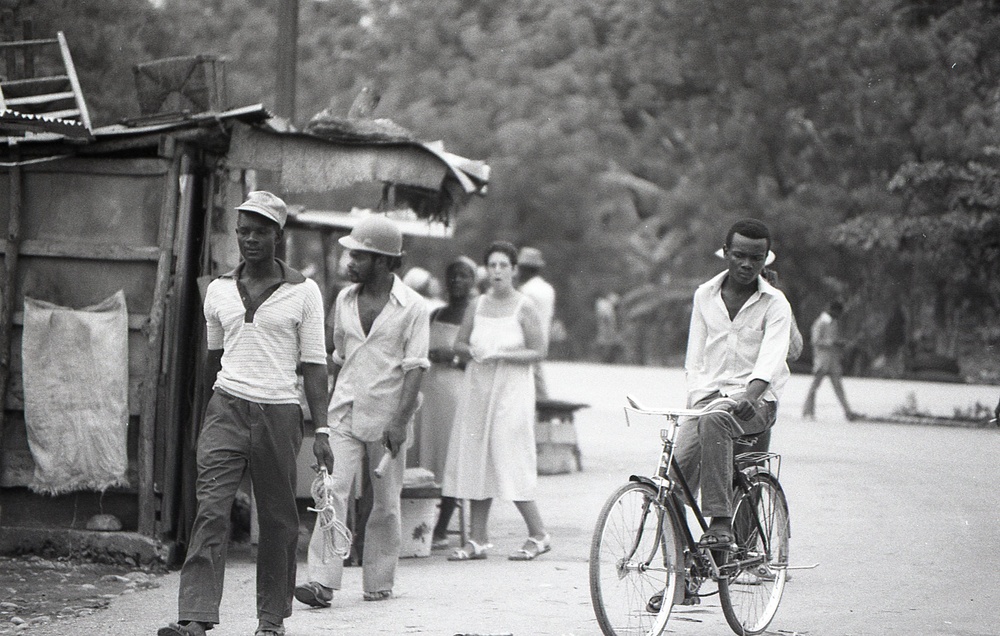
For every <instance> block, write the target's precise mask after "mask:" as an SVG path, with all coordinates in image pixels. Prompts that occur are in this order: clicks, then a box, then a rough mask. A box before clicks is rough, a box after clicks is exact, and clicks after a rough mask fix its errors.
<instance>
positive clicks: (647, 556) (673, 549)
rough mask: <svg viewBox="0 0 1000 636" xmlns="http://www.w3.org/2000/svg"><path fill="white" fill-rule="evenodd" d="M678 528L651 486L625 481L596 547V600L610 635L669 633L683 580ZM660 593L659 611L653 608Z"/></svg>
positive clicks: (610, 503) (603, 518)
mask: <svg viewBox="0 0 1000 636" xmlns="http://www.w3.org/2000/svg"><path fill="white" fill-rule="evenodd" d="M677 527H678V526H677V525H676V523H675V521H674V515H673V511H672V509H670V508H663V507H662V506H661V505H660V503H659V502H658V501H657V496H656V488H654V487H653V486H651V485H649V484H645V483H638V482H630V483H628V484H625V485H623V486H622V487H620V488H619V489H618V490H616V491H615V492H614V494H612V495H611V497H610V498H609V499H608V500H607V502H606V503H605V504H604V507H603V508H602V509H601V513H600V515H599V516H598V518H597V526H596V527H595V528H594V538H593V541H592V542H591V546H590V598H591V601H592V602H593V605H594V613H595V614H596V616H597V622H598V624H599V625H600V626H601V631H603V632H604V634H605V636H626V635H630V636H631V635H635V636H659V635H660V634H662V633H663V631H664V629H665V628H666V626H667V619H669V618H670V609H671V607H672V606H673V603H674V595H675V593H676V591H677V586H678V584H679V582H680V581H681V580H682V579H683V577H682V575H681V573H682V572H683V557H682V553H681V551H680V549H681V548H680V542H679V540H678V536H677V534H676V529H677ZM658 594H662V601H661V602H660V604H659V610H658V611H655V612H654V611H650V610H649V609H647V606H648V605H650V600H651V599H652V598H653V597H654V596H656V595H658Z"/></svg>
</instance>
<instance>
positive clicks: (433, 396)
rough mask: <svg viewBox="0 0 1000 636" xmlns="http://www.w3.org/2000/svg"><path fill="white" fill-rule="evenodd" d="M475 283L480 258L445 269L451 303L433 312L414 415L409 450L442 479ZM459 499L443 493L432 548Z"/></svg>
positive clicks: (441, 540) (442, 542)
mask: <svg viewBox="0 0 1000 636" xmlns="http://www.w3.org/2000/svg"><path fill="white" fill-rule="evenodd" d="M475 285H476V262H475V261H473V260H472V259H471V258H469V257H467V256H459V257H458V258H456V259H454V260H453V261H451V263H449V264H448V267H447V268H446V269H445V290H446V292H447V296H448V303H447V304H446V305H445V306H443V307H439V308H438V309H435V310H434V311H432V312H431V332H430V334H431V335H430V354H429V357H430V360H431V368H430V369H428V370H427V373H426V374H425V375H424V381H423V384H422V385H421V391H422V393H423V395H424V401H423V404H422V406H421V407H420V410H419V411H418V412H417V416H416V418H415V420H414V425H415V426H414V440H415V444H414V447H413V448H411V449H410V451H411V454H413V455H415V457H414V461H411V462H410V465H416V466H420V467H421V468H426V469H427V470H429V471H431V472H432V473H434V478H435V479H436V480H437V481H438V483H440V482H441V480H442V479H443V478H444V469H445V462H446V461H447V458H448V440H449V439H450V438H451V425H452V421H453V420H454V419H455V406H456V404H457V401H458V394H459V392H460V391H461V389H462V375H463V372H464V370H465V364H464V363H463V362H462V361H461V359H460V358H459V357H458V356H457V355H456V353H455V340H456V338H457V337H458V330H459V327H460V325H461V324H462V319H463V318H464V317H465V310H466V308H467V307H468V306H469V302H470V301H471V299H473V298H474V297H475V296H476V292H475ZM414 450H415V451H416V452H415V453H414ZM455 505H456V502H455V500H454V499H453V498H451V497H442V498H441V508H440V513H439V514H438V521H437V524H436V525H435V527H434V533H433V537H432V544H431V547H432V548H433V549H437V550H440V549H445V548H447V547H448V524H449V523H450V522H451V516H452V513H453V512H454V510H455Z"/></svg>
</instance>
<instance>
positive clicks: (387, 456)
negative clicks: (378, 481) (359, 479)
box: [375, 450, 392, 477]
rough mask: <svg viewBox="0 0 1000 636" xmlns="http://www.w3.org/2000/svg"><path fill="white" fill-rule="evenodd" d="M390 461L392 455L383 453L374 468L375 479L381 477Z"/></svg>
mask: <svg viewBox="0 0 1000 636" xmlns="http://www.w3.org/2000/svg"><path fill="white" fill-rule="evenodd" d="M391 460H392V453H390V452H389V451H388V450H386V451H385V453H384V454H383V455H382V460H381V461H380V462H379V463H378V466H377V467H376V468H375V476H376V477H382V475H383V474H384V473H385V469H386V468H388V467H389V462H390V461H391Z"/></svg>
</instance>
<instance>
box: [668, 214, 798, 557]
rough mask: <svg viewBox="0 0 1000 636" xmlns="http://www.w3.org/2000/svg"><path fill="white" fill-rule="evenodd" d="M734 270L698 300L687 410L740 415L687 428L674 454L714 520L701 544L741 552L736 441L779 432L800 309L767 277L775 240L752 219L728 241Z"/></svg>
mask: <svg viewBox="0 0 1000 636" xmlns="http://www.w3.org/2000/svg"><path fill="white" fill-rule="evenodd" d="M723 255H724V258H725V259H726V262H727V264H728V269H727V270H726V271H724V272H722V273H720V274H718V275H717V276H715V277H714V278H712V279H711V280H709V281H707V282H705V283H704V284H702V285H701V286H700V287H699V288H698V289H697V291H696V292H695V294H694V306H693V308H692V311H691V326H690V330H689V333H688V344H687V356H686V359H685V363H684V368H685V371H686V376H687V391H688V398H687V405H688V407H689V408H701V407H703V406H705V405H706V404H707V403H708V402H710V401H711V400H713V399H715V398H718V397H720V396H723V397H730V398H732V399H734V400H736V401H737V404H736V406H735V407H734V408H733V415H735V416H736V419H737V421H736V422H733V420H732V418H729V417H727V416H726V415H722V414H713V415H705V416H702V417H700V418H698V419H697V420H695V421H692V422H687V423H686V424H685V425H684V426H681V427H680V430H679V432H678V435H677V441H676V445H677V446H676V451H675V454H674V457H675V459H676V460H677V464H678V466H679V467H680V470H681V472H682V473H683V474H684V477H685V479H686V480H687V482H688V484H689V485H690V486H691V488H692V491H693V492H697V490H698V488H699V485H700V488H701V509H702V512H703V513H704V514H705V516H706V517H711V518H712V520H711V523H710V524H709V527H708V530H707V531H706V532H705V533H704V534H703V535H702V538H701V541H700V544H701V545H702V546H705V547H710V548H716V547H717V548H720V549H726V548H728V547H730V546H731V545H733V543H734V541H735V538H734V536H733V530H732V516H733V511H732V493H733V489H732V481H733V440H735V439H737V438H739V437H742V436H746V435H757V434H760V433H762V432H764V431H766V430H768V429H769V428H770V427H771V426H773V425H774V422H775V416H776V412H777V402H778V398H779V396H780V394H781V389H782V387H783V386H784V385H785V382H786V381H787V380H788V376H789V371H788V364H787V363H786V361H785V358H786V356H787V354H788V343H789V335H790V330H791V324H792V310H791V307H790V306H789V304H788V300H787V299H786V298H785V295H784V294H783V293H782V292H781V291H780V290H778V289H777V288H775V287H774V286H772V285H770V284H769V283H768V282H767V281H766V280H764V278H763V277H761V271H762V270H763V269H764V266H765V265H767V264H769V263H770V262H771V260H773V258H774V254H773V253H772V252H771V234H770V232H769V230H768V229H767V226H765V225H764V224H763V223H761V222H760V221H757V220H755V219H744V220H741V221H738V222H737V223H735V224H734V225H733V226H732V227H731V228H730V229H729V232H728V233H727V234H726V242H725V245H724V246H723Z"/></svg>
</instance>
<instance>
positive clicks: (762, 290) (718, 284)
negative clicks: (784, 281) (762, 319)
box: [705, 269, 778, 296]
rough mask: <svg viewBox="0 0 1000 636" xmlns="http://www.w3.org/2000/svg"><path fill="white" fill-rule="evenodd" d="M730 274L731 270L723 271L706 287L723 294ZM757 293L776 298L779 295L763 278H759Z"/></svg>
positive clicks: (776, 289)
mask: <svg viewBox="0 0 1000 636" xmlns="http://www.w3.org/2000/svg"><path fill="white" fill-rule="evenodd" d="M728 274H729V270H728V269H727V270H723V271H722V272H720V273H719V274H718V275H717V276H715V277H714V278H712V279H711V280H709V281H708V282H707V283H705V285H706V286H708V287H711V288H712V291H713V293H721V292H722V283H723V282H724V281H725V280H726V276H727V275H728ZM757 293H759V294H767V295H769V296H774V295H776V294H777V293H778V288H777V287H775V286H774V285H772V284H771V283H769V282H767V279H765V278H764V277H763V276H758V277H757Z"/></svg>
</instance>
